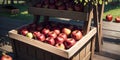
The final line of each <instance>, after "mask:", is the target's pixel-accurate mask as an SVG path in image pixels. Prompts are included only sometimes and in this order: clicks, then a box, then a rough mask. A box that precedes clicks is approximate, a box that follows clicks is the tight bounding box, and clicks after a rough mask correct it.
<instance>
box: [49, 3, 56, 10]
mask: <svg viewBox="0 0 120 60" xmlns="http://www.w3.org/2000/svg"><path fill="white" fill-rule="evenodd" d="M48 8H50V9H56V6H55V5H54V4H49V7H48Z"/></svg>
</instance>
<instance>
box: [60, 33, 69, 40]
mask: <svg viewBox="0 0 120 60" xmlns="http://www.w3.org/2000/svg"><path fill="white" fill-rule="evenodd" d="M58 36H59V37H62V38H64V40H65V39H67V35H66V34H65V33H60V34H59V35H58Z"/></svg>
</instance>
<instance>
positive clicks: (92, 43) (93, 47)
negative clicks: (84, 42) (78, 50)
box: [90, 35, 96, 60]
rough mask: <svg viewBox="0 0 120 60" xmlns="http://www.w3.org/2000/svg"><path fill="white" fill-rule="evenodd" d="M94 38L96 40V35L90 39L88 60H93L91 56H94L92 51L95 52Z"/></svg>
mask: <svg viewBox="0 0 120 60" xmlns="http://www.w3.org/2000/svg"><path fill="white" fill-rule="evenodd" d="M95 38H96V35H94V36H93V37H92V42H91V47H92V48H91V56H90V60H93V56H94V50H95Z"/></svg>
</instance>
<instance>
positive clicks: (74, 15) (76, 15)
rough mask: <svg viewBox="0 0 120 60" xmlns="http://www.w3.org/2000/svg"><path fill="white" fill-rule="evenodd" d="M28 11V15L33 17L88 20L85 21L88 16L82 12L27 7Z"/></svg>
mask: <svg viewBox="0 0 120 60" xmlns="http://www.w3.org/2000/svg"><path fill="white" fill-rule="evenodd" d="M28 11H29V13H30V14H34V15H41V16H53V17H63V18H71V19H74V20H84V21H85V20H88V19H87V17H88V14H87V13H84V12H75V11H65V10H56V9H46V8H36V7H29V9H28Z"/></svg>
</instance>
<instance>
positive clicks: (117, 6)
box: [103, 2, 120, 20]
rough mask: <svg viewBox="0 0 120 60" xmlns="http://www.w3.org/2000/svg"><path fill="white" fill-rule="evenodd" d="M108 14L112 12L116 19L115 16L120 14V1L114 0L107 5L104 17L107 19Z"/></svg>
mask: <svg viewBox="0 0 120 60" xmlns="http://www.w3.org/2000/svg"><path fill="white" fill-rule="evenodd" d="M107 14H112V15H113V20H115V17H117V16H120V2H119V3H117V2H114V3H109V4H108V5H105V9H104V15H103V19H105V17H106V15H107Z"/></svg>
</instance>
